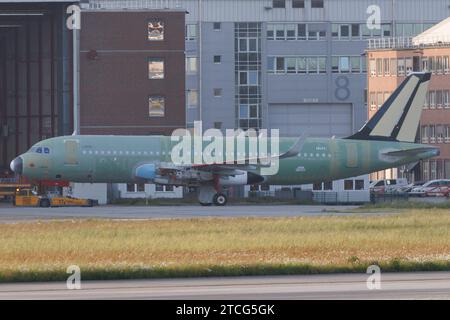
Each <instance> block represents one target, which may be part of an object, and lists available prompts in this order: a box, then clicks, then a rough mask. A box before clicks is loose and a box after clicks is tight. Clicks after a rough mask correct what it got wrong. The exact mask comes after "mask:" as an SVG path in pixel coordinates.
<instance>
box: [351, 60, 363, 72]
mask: <svg viewBox="0 0 450 320" xmlns="http://www.w3.org/2000/svg"><path fill="white" fill-rule="evenodd" d="M350 65H351V71H352V73H360V72H361V58H360V57H350Z"/></svg>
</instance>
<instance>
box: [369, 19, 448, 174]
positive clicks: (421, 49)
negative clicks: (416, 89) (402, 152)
mask: <svg viewBox="0 0 450 320" xmlns="http://www.w3.org/2000/svg"><path fill="white" fill-rule="evenodd" d="M449 57H450V18H449V19H446V20H444V21H442V22H441V23H439V24H437V25H435V26H434V27H432V28H430V29H428V30H426V31H425V32H423V33H422V34H420V35H418V36H416V37H413V38H392V39H382V40H372V41H370V42H369V49H368V50H367V58H368V74H367V76H368V89H367V92H368V93H367V96H368V98H367V99H368V116H369V118H370V117H372V116H373V115H374V114H375V112H376V111H377V110H378V109H379V108H380V107H381V105H382V104H383V103H384V101H386V99H387V98H388V97H389V96H390V94H391V93H392V92H393V91H394V90H395V88H396V87H397V86H398V85H399V84H400V83H401V82H402V81H403V80H404V79H405V76H406V75H407V74H408V73H410V72H420V71H429V72H432V77H431V83H430V86H429V91H428V93H427V98H426V101H425V104H424V106H423V108H424V110H423V112H422V117H421V121H420V128H419V130H418V135H417V142H420V143H427V144H433V145H436V146H438V147H439V148H440V150H441V154H440V156H439V157H437V158H434V159H431V160H427V161H423V162H422V163H420V165H419V166H416V167H415V168H414V170H413V171H412V172H410V173H407V172H406V171H405V170H404V169H405V168H398V169H389V170H385V171H382V172H377V173H374V174H372V179H389V178H396V177H408V178H410V179H411V180H432V179H441V178H450V100H449V92H450V69H449Z"/></svg>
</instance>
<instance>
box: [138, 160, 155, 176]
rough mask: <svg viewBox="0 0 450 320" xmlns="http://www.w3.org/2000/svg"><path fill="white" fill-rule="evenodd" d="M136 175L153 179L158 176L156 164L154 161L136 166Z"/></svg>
mask: <svg viewBox="0 0 450 320" xmlns="http://www.w3.org/2000/svg"><path fill="white" fill-rule="evenodd" d="M135 176H136V177H138V178H141V179H145V180H153V179H154V178H155V177H156V166H155V165H154V164H153V163H147V164H143V165H140V166H139V167H137V168H136V172H135Z"/></svg>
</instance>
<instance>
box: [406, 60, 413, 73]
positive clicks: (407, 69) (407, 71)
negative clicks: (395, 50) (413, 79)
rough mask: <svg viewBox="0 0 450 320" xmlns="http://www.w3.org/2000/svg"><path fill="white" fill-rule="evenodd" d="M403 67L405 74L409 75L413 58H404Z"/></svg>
mask: <svg viewBox="0 0 450 320" xmlns="http://www.w3.org/2000/svg"><path fill="white" fill-rule="evenodd" d="M405 69H406V75H409V74H410V73H411V72H412V71H413V59H412V58H406V59H405Z"/></svg>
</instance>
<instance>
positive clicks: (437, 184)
mask: <svg viewBox="0 0 450 320" xmlns="http://www.w3.org/2000/svg"><path fill="white" fill-rule="evenodd" d="M409 194H410V195H416V196H423V197H442V196H445V197H448V196H449V194H450V180H446V179H439V180H431V181H428V182H426V183H424V184H423V185H422V186H419V187H416V188H413V189H412V190H411V192H410V193H409Z"/></svg>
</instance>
